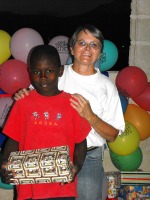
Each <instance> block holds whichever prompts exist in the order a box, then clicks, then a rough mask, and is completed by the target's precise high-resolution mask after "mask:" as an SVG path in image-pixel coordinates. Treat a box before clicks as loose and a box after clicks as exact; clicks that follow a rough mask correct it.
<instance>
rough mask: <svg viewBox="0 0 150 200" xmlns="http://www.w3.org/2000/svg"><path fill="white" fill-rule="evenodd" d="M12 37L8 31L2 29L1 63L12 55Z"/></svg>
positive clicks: (0, 32)
mask: <svg viewBox="0 0 150 200" xmlns="http://www.w3.org/2000/svg"><path fill="white" fill-rule="evenodd" d="M10 39H11V37H10V35H9V34H8V33H7V32H5V31H3V30H0V64H2V63H3V62H5V61H6V60H7V59H8V58H9V57H10V56H11V52H10V48H9V43H10Z"/></svg>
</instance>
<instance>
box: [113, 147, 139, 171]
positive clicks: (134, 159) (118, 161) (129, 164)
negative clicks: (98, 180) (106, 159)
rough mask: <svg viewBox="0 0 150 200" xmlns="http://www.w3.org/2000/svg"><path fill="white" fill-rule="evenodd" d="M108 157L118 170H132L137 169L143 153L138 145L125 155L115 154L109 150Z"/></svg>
mask: <svg viewBox="0 0 150 200" xmlns="http://www.w3.org/2000/svg"><path fill="white" fill-rule="evenodd" d="M110 158H111V161H112V163H113V164H114V166H115V167H116V168H117V169H118V170H120V171H134V170H137V169H138V168H139V167H140V165H141V163H142V160H143V154H142V151H141V148H140V147H138V148H137V150H136V151H135V152H133V153H131V154H129V155H127V156H121V155H118V154H115V153H114V152H112V151H111V150H110Z"/></svg>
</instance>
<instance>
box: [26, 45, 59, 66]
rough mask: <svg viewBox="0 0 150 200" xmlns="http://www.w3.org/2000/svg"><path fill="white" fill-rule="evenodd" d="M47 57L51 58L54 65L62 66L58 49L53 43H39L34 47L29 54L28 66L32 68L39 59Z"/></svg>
mask: <svg viewBox="0 0 150 200" xmlns="http://www.w3.org/2000/svg"><path fill="white" fill-rule="evenodd" d="M42 58H46V59H49V60H51V62H52V63H53V65H54V66H57V67H60V66H61V61H60V56H59V53H58V51H57V49H56V48H55V47H54V46H51V45H38V46H35V47H33V48H32V49H31V50H30V52H29V54H28V60H27V63H28V66H29V68H32V67H33V66H34V65H35V63H36V62H37V60H40V59H42Z"/></svg>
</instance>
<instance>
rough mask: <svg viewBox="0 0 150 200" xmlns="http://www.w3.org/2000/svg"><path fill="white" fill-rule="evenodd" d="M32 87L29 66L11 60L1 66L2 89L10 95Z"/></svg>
mask: <svg viewBox="0 0 150 200" xmlns="http://www.w3.org/2000/svg"><path fill="white" fill-rule="evenodd" d="M29 85H30V78H29V73H28V70H27V64H25V63H24V62H22V61H20V60H15V59H10V60H8V61H6V62H5V63H3V64H2V65H1V66H0V88H1V89H2V90H3V91H4V92H6V93H9V94H13V93H15V92H17V91H18V90H19V89H20V88H27V87H29Z"/></svg>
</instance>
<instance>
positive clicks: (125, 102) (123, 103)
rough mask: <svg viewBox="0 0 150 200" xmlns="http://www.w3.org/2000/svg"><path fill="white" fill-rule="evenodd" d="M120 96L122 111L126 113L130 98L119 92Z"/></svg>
mask: <svg viewBox="0 0 150 200" xmlns="http://www.w3.org/2000/svg"><path fill="white" fill-rule="evenodd" d="M119 97H120V101H121V107H122V112H123V113H125V111H126V109H127V106H128V102H129V100H128V98H127V97H125V96H123V95H122V94H121V93H119Z"/></svg>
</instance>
